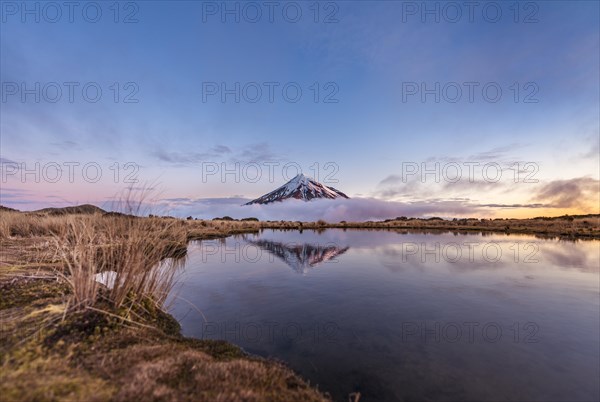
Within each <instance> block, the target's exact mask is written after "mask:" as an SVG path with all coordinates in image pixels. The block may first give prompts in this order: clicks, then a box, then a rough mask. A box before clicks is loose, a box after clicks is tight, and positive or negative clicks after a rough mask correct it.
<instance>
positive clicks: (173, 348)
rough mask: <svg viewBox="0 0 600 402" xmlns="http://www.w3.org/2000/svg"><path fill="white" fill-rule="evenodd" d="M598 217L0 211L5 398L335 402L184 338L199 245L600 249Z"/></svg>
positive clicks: (288, 376)
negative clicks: (364, 237)
mask: <svg viewBox="0 0 600 402" xmlns="http://www.w3.org/2000/svg"><path fill="white" fill-rule="evenodd" d="M599 218H600V216H599V215H586V216H575V217H574V216H564V217H558V218H537V219H528V220H515V219H512V220H477V219H456V220H442V219H439V218H431V219H411V218H404V217H399V218H396V219H390V220H387V221H384V222H360V223H359V222H341V223H327V222H324V221H318V222H284V221H277V222H262V221H258V220H255V219H246V220H232V219H231V218H227V217H223V218H221V219H216V220H210V221H205V220H194V219H185V220H182V219H175V218H170V217H156V216H153V217H144V218H142V217H135V216H132V215H124V214H116V213H106V212H104V211H103V210H101V209H99V208H97V207H93V206H80V207H73V208H63V209H47V210H42V211H37V212H27V213H26V212H18V211H14V210H9V209H7V208H0V294H1V299H0V395H2V399H3V400H7V401H12V400H77V401H80V400H86V401H94V400H98V401H100V400H102V401H104V400H116V401H126V400H145V401H146V400H147V401H152V400H161V401H185V400H211V401H212V400H215V401H225V400H227V401H230V400H233V401H236V400H240V401H241V400H244V401H252V400H256V401H262V400H283V401H287V400H289V401H291V400H303V401H304V400H308V401H312V400H315V401H316V400H328V399H329V397H328V395H327V394H324V393H322V392H320V391H319V390H318V389H316V388H314V387H311V386H310V385H309V384H307V383H306V382H305V381H304V380H302V379H301V378H299V377H298V376H297V375H295V374H294V373H293V372H292V371H291V370H290V369H289V368H287V367H286V366H285V365H284V364H282V363H280V362H276V361H272V360H266V359H263V358H259V357H254V356H250V355H247V354H246V353H244V352H243V351H242V350H241V349H239V348H238V347H236V346H235V345H232V344H229V343H227V342H223V341H210V340H198V339H190V338H185V337H183V336H181V334H180V328H179V325H178V323H177V322H176V321H175V320H174V319H173V317H171V316H170V315H168V314H167V313H165V311H164V301H165V299H166V297H167V295H168V294H169V291H170V289H171V287H172V286H173V283H174V281H175V280H176V275H177V272H178V269H179V267H180V265H181V264H180V263H181V261H182V260H183V259H184V258H185V255H186V250H187V243H188V242H189V241H190V240H202V239H210V238H218V237H225V236H229V235H232V234H236V233H249V232H257V231H260V230H262V229H267V228H271V229H290V230H305V229H307V230H308V229H316V230H321V229H326V228H333V227H336V228H345V229H354V228H356V229H388V230H394V231H400V232H402V231H408V230H419V231H432V232H436V231H437V232H439V231H454V232H464V231H481V232H504V233H509V234H510V233H527V234H535V235H539V236H544V237H546V236H559V237H564V238H570V239H574V238H596V239H597V238H600V219H599ZM98 275H102V276H103V278H104V280H103V281H98V279H99V276H98ZM101 282H103V283H104V284H103V283H101ZM353 398H354V399H358V398H359V396H358V395H355V396H353Z"/></svg>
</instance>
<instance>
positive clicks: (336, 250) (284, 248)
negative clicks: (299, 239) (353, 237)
mask: <svg viewBox="0 0 600 402" xmlns="http://www.w3.org/2000/svg"><path fill="white" fill-rule="evenodd" d="M244 240H246V241H247V242H248V243H250V244H252V245H255V246H256V247H258V248H260V249H261V250H265V251H268V252H269V253H271V254H272V255H274V256H276V257H278V258H280V259H281V260H283V261H284V262H285V263H286V264H287V265H289V266H290V267H291V268H292V269H293V270H294V271H296V272H298V273H299V274H305V273H307V272H308V271H309V270H310V269H311V268H315V267H316V266H317V265H319V264H322V263H325V262H328V261H329V262H332V261H334V260H333V259H334V258H335V257H337V256H339V255H342V254H344V253H345V252H346V251H348V249H349V248H350V247H349V246H346V247H340V246H338V245H336V244H333V243H327V244H313V243H281V242H275V241H271V240H265V239H260V240H253V239H250V238H245V239H244Z"/></svg>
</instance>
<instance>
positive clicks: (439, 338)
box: [170, 229, 600, 402]
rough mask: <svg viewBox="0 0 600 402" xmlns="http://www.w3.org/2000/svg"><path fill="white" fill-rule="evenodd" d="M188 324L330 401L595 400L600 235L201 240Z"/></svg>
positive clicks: (185, 283)
mask: <svg viewBox="0 0 600 402" xmlns="http://www.w3.org/2000/svg"><path fill="white" fill-rule="evenodd" d="M188 255H189V256H188V260H187V262H186V264H185V267H184V269H183V271H182V272H181V275H180V276H179V280H180V282H179V284H178V285H177V286H176V287H175V289H174V293H173V295H174V297H172V301H171V310H170V311H171V313H172V314H173V315H174V316H175V317H176V318H177V319H178V320H179V322H180V323H181V325H182V330H183V333H184V335H186V336H193V337H197V338H204V339H225V340H228V341H231V342H233V343H236V344H238V345H239V346H241V347H243V348H244V349H245V350H246V351H248V352H249V353H253V354H257V355H260V356H265V357H274V358H277V359H279V360H283V361H285V362H286V363H287V364H288V365H289V366H290V367H291V368H293V369H294V370H295V371H297V372H298V373H300V374H301V375H302V376H303V377H304V378H306V379H308V380H310V382H311V384H313V385H318V387H319V389H321V390H323V391H327V392H329V393H330V394H331V395H332V396H333V397H334V399H335V400H340V401H347V400H348V394H350V393H352V392H357V391H358V392H360V393H361V402H362V401H367V402H368V401H394V400H399V401H401V400H419V401H421V400H453V401H455V400H478V401H567V400H568V401H592V400H596V401H597V400H599V399H600V389H599V387H600V385H599V378H600V338H599V337H600V335H599V332H600V276H599V275H600V272H599V271H600V268H599V267H600V241H578V242H567V241H560V240H548V239H539V238H536V237H533V236H515V235H511V236H508V235H504V234H493V235H482V234H453V233H442V234H436V233H415V232H410V233H406V232H395V231H366V230H347V231H344V230H341V229H339V230H338V229H333V230H326V231H322V232H315V231H306V230H305V231H303V232H298V231H271V230H265V231H263V232H262V233H260V234H249V235H241V236H235V237H229V238H227V239H219V240H208V241H202V242H194V243H191V244H190V246H189V249H188Z"/></svg>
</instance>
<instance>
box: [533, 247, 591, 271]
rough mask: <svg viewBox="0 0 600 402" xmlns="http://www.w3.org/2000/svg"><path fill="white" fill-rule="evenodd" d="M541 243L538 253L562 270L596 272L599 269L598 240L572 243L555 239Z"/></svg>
mask: <svg viewBox="0 0 600 402" xmlns="http://www.w3.org/2000/svg"><path fill="white" fill-rule="evenodd" d="M554 243H555V244H546V243H542V244H541V248H542V250H541V252H540V255H541V257H542V258H544V259H545V260H546V261H548V262H549V263H551V264H552V265H554V266H556V267H559V268H561V269H564V270H573V269H574V270H578V271H580V272H587V273H597V272H599V271H600V242H597V241H594V242H593V243H590V244H586V243H573V242H563V241H557V242H554Z"/></svg>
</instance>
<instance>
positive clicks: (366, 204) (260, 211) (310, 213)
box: [164, 198, 485, 222]
mask: <svg viewBox="0 0 600 402" xmlns="http://www.w3.org/2000/svg"><path fill="white" fill-rule="evenodd" d="M164 201H166V203H165V204H164V209H165V211H169V213H170V214H171V215H174V216H181V217H183V216H193V217H194V218H199V219H212V218H214V217H222V216H225V215H226V216H230V217H232V218H236V219H241V218H247V217H255V218H258V219H260V220H299V221H316V220H319V219H324V220H326V221H328V222H339V221H343V220H345V221H366V220H382V219H388V218H395V217H397V216H414V217H417V216H422V217H427V216H442V217H449V216H477V215H479V216H480V215H484V214H485V213H484V212H483V211H484V209H483V208H478V207H477V206H474V205H473V204H471V203H469V202H467V201H464V200H456V201H447V200H444V201H428V202H418V203H401V202H393V201H383V200H377V199H373V198H353V199H347V200H346V199H344V200H341V199H337V200H325V199H323V200H312V201H309V202H305V201H300V200H286V201H285V202H278V203H272V204H267V205H256V204H255V205H241V204H243V203H244V202H248V201H249V199H245V198H207V199H198V200H186V199H169V200H164Z"/></svg>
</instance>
